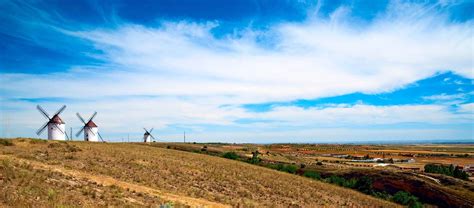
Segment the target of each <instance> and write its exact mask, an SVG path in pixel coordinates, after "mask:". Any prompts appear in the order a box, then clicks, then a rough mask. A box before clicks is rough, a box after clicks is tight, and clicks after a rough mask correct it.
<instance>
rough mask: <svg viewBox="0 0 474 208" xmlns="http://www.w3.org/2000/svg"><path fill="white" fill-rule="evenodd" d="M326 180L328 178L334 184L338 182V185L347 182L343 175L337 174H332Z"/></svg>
mask: <svg viewBox="0 0 474 208" xmlns="http://www.w3.org/2000/svg"><path fill="white" fill-rule="evenodd" d="M326 180H327V182H329V183H332V184H336V185H338V186H343V185H344V183H345V182H346V179H344V178H342V177H339V176H335V175H332V176H331V177H329V178H327V179H326Z"/></svg>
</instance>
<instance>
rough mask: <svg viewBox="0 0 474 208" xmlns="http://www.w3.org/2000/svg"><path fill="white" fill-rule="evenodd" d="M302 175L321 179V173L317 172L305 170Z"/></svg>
mask: <svg viewBox="0 0 474 208" xmlns="http://www.w3.org/2000/svg"><path fill="white" fill-rule="evenodd" d="M303 176H304V177H307V178H312V179H316V180H321V175H320V174H319V173H318V172H315V171H311V170H307V171H305V172H304V173H303Z"/></svg>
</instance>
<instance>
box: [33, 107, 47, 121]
mask: <svg viewBox="0 0 474 208" xmlns="http://www.w3.org/2000/svg"><path fill="white" fill-rule="evenodd" d="M36 109H38V111H39V112H40V113H41V115H43V116H44V117H45V118H47V119H48V120H50V119H51V118H49V115H48V113H46V111H45V110H44V109H43V108H42V107H41V106H40V105H37V106H36Z"/></svg>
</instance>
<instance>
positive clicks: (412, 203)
mask: <svg viewBox="0 0 474 208" xmlns="http://www.w3.org/2000/svg"><path fill="white" fill-rule="evenodd" d="M392 200H393V201H394V202H396V203H399V204H402V205H408V207H410V208H419V207H420V208H421V207H423V206H422V204H421V203H420V202H419V201H418V198H417V197H415V196H413V195H411V194H410V193H408V192H405V191H399V192H397V193H396V194H395V195H393V197H392Z"/></svg>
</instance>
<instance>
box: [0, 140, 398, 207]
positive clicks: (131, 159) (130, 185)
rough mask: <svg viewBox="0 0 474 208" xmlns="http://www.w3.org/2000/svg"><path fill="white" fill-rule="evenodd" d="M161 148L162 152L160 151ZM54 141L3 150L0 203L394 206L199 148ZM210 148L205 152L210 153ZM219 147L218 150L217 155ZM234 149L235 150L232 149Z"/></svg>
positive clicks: (10, 144) (9, 144)
mask: <svg viewBox="0 0 474 208" xmlns="http://www.w3.org/2000/svg"><path fill="white" fill-rule="evenodd" d="M161 145H163V146H161ZM172 145H174V144H152V145H144V144H138V143H87V142H57V141H45V140H37V139H15V140H9V141H8V142H3V143H2V145H0V156H1V157H0V160H1V163H0V164H1V165H0V184H1V186H0V190H1V195H0V204H1V205H3V206H14V207H15V206H16V207H51V206H73V207H74V206H79V207H96V206H124V205H129V206H149V205H152V204H155V205H164V206H170V207H171V206H176V207H200V206H204V207H228V206H234V207H262V206H274V207H315V206H351V207H367V206H375V207H396V206H398V205H397V204H395V203H392V202H390V201H387V200H382V199H379V198H376V197H373V196H370V195H366V194H363V193H359V192H357V191H354V190H351V189H347V188H343V187H338V186H335V185H333V184H329V183H325V182H322V181H318V180H313V179H310V178H306V177H301V176H298V175H295V174H290V173H284V172H281V171H277V170H271V169H269V168H266V167H261V166H258V165H253V164H247V163H244V162H240V161H234V160H230V159H226V158H221V157H215V156H213V155H207V154H201V153H199V154H198V153H195V152H193V151H194V148H196V147H198V148H199V149H198V150H200V149H202V145H200V144H184V145H183V146H182V147H186V148H190V149H189V150H191V151H183V150H179V149H174V148H173V147H171V146H172ZM212 148H213V147H210V148H209V150H211V149H212ZM219 148H227V147H218V146H216V147H215V150H216V151H217V150H218V149H219ZM230 148H234V147H230Z"/></svg>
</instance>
